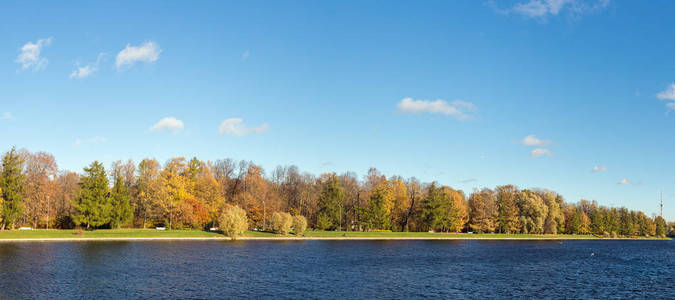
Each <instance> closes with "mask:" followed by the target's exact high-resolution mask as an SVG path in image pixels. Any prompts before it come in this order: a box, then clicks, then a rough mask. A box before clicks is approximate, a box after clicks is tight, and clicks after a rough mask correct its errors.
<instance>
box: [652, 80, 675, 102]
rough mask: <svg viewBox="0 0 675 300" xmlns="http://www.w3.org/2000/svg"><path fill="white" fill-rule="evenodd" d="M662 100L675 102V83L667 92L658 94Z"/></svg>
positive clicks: (657, 96)
mask: <svg viewBox="0 0 675 300" xmlns="http://www.w3.org/2000/svg"><path fill="white" fill-rule="evenodd" d="M656 98H659V99H660V100H675V83H671V84H670V85H669V86H668V87H667V88H666V90H665V91H663V92H660V93H658V94H656Z"/></svg>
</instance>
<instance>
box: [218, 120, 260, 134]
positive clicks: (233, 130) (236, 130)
mask: <svg viewBox="0 0 675 300" xmlns="http://www.w3.org/2000/svg"><path fill="white" fill-rule="evenodd" d="M268 127H269V126H267V124H262V125H260V126H258V127H254V128H248V127H246V125H245V124H244V120H243V119H242V118H230V119H226V120H225V121H223V122H222V123H220V126H218V133H219V134H221V135H222V134H227V135H234V136H244V135H248V134H259V133H263V132H265V131H267V129H268Z"/></svg>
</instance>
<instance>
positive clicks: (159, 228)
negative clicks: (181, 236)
mask: <svg viewBox="0 0 675 300" xmlns="http://www.w3.org/2000/svg"><path fill="white" fill-rule="evenodd" d="M155 229H157V230H166V227H155Z"/></svg>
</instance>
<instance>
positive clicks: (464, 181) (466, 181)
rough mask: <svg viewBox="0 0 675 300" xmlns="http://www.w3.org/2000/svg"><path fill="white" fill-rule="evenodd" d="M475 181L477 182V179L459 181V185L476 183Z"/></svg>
mask: <svg viewBox="0 0 675 300" xmlns="http://www.w3.org/2000/svg"><path fill="white" fill-rule="evenodd" d="M476 181H478V179H475V178H469V179H464V180H461V181H460V182H461V183H472V182H476Z"/></svg>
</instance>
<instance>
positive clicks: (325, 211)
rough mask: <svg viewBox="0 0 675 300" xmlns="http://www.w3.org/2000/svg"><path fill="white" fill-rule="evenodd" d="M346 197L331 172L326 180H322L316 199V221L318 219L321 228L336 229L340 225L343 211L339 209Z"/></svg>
mask: <svg viewBox="0 0 675 300" xmlns="http://www.w3.org/2000/svg"><path fill="white" fill-rule="evenodd" d="M346 198H347V197H346V196H345V192H344V190H343V189H342V187H341V186H340V183H339V182H338V178H337V176H335V174H331V175H330V176H329V178H328V179H327V180H326V182H324V184H323V188H322V189H321V194H320V195H319V199H318V200H319V201H318V206H319V211H318V215H317V216H318V217H317V223H319V221H320V223H321V224H320V225H321V226H320V227H322V229H336V228H339V227H340V221H341V220H340V219H341V218H342V219H344V213H343V212H342V211H341V210H342V204H343V203H344V202H345V200H346ZM317 227H319V226H317Z"/></svg>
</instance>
